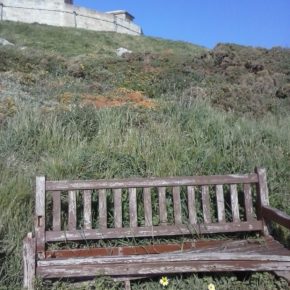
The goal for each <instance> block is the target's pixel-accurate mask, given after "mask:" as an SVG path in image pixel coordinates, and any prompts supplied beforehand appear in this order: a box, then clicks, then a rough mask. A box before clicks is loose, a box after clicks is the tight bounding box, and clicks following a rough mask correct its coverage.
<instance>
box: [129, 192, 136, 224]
mask: <svg viewBox="0 0 290 290" xmlns="http://www.w3.org/2000/svg"><path fill="white" fill-rule="evenodd" d="M129 211H130V227H131V228H136V227H137V194H136V188H129Z"/></svg>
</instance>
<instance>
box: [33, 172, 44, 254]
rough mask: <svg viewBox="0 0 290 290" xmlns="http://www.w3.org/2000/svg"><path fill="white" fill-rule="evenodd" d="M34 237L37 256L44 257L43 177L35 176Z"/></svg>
mask: <svg viewBox="0 0 290 290" xmlns="http://www.w3.org/2000/svg"><path fill="white" fill-rule="evenodd" d="M35 237H36V252H37V255H38V258H40V259H42V258H44V257H45V177H44V176H38V177H36V191H35Z"/></svg>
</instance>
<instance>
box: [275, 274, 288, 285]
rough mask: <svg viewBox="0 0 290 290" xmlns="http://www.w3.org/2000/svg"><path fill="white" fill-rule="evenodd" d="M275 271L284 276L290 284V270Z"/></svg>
mask: <svg viewBox="0 0 290 290" xmlns="http://www.w3.org/2000/svg"><path fill="white" fill-rule="evenodd" d="M274 273H275V274H276V275H277V276H279V277H281V278H284V279H285V280H286V281H287V282H288V283H289V284H290V271H274Z"/></svg>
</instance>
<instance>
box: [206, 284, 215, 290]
mask: <svg viewBox="0 0 290 290" xmlns="http://www.w3.org/2000/svg"><path fill="white" fill-rule="evenodd" d="M207 289H208V290H215V286H214V284H212V283H210V284H209V285H208V286H207Z"/></svg>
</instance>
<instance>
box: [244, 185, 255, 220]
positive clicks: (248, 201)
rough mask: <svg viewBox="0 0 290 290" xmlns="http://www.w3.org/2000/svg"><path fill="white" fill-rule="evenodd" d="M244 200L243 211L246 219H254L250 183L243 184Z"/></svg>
mask: <svg viewBox="0 0 290 290" xmlns="http://www.w3.org/2000/svg"><path fill="white" fill-rule="evenodd" d="M244 201H245V210H246V211H245V212H246V220H247V221H251V220H253V219H254V211H253V200H252V190H251V185H250V184H244Z"/></svg>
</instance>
